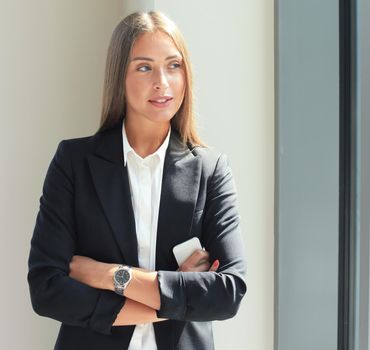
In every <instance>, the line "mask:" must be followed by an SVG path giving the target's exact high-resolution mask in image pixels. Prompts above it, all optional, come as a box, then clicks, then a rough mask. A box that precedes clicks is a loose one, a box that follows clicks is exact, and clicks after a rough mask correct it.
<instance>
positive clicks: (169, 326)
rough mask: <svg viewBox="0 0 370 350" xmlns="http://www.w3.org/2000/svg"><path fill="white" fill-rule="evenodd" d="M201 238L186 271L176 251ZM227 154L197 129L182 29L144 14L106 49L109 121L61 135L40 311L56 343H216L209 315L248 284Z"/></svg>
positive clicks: (42, 247) (35, 300)
mask: <svg viewBox="0 0 370 350" xmlns="http://www.w3.org/2000/svg"><path fill="white" fill-rule="evenodd" d="M192 237H198V238H199V239H200V241H201V244H202V246H203V247H204V250H202V249H198V250H196V251H195V252H194V253H193V254H191V256H190V257H188V258H187V259H186V261H185V262H184V263H183V264H181V266H180V267H179V266H178V265H177V262H176V259H175V256H174V254H173V252H172V249H173V247H174V246H176V245H178V244H180V243H182V242H185V241H188V240H189V239H190V238H192ZM244 276H245V261H244V250H243V242H242V239H241V234H240V225H239V215H238V211H237V205H236V192H235V186H234V181H233V178H232V174H231V170H230V168H229V166H228V163H227V159H226V157H225V155H223V154H220V153H218V152H216V151H212V150H210V149H209V148H207V147H206V146H205V145H204V144H203V143H202V142H201V141H200V139H199V137H198V136H197V134H196V131H195V126H194V118H193V106H192V74H191V67H190V63H189V57H188V53H187V50H186V47H185V44H184V41H183V38H182V36H181V34H180V32H179V30H178V29H177V28H176V26H175V24H174V23H173V22H172V21H170V20H169V19H168V18H167V17H166V16H164V15H163V14H161V13H159V12H149V13H133V14H132V15H130V16H128V17H126V18H125V19H123V20H122V21H121V22H120V23H119V24H118V25H117V27H116V29H115V31H114V33H113V35H112V39H111V43H110V46H109V49H108V57H107V65H106V76H105V85H104V97H103V108H102V120H101V126H100V128H99V130H98V132H97V133H96V134H95V135H93V136H90V137H84V138H78V139H71V140H64V141H62V142H60V144H59V146H58V149H57V152H56V154H55V156H54V158H53V160H52V162H51V164H50V166H49V169H48V172H47V175H46V179H45V183H44V187H43V195H42V197H41V199H40V211H39V213H38V216H37V220H36V226H35V230H34V234H33V238H32V241H31V251H30V257H29V273H28V281H29V285H30V294H31V300H32V305H33V308H34V310H35V311H36V312H37V313H38V314H40V315H42V316H47V317H51V318H53V319H56V320H59V321H60V322H62V325H61V328H60V332H59V336H58V339H57V342H56V346H55V349H61V350H62V349H68V350H73V349H78V350H84V349H89V350H94V349H112V350H113V349H120V350H122V349H129V350H138V349H159V350H160V349H163V350H164V349H166V350H167V349H175V348H176V349H186V350H191V349H197V350H199V349H207V350H208V349H213V348H214V345H213V336H212V325H211V321H212V320H223V319H227V318H230V317H233V316H234V315H235V314H236V312H237V310H238V308H239V304H240V301H241V299H242V297H243V296H244V294H245V292H246V284H245V280H244Z"/></svg>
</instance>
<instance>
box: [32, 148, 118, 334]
mask: <svg viewBox="0 0 370 350" xmlns="http://www.w3.org/2000/svg"><path fill="white" fill-rule="evenodd" d="M68 146H69V145H68V142H67V141H61V142H60V143H59V146H58V149H57V151H56V154H55V155H54V157H53V159H52V161H51V163H50V165H49V168H48V171H47V174H46V178H45V181H44V185H43V193H42V196H41V198H40V208H39V212H38V215H37V218H36V225H35V228H34V232H33V237H32V240H31V249H30V255H29V260H28V266H29V271H28V275H27V279H28V283H29V288H30V295H31V302H32V306H33V309H34V310H35V312H36V313H38V314H39V315H41V316H46V317H50V318H53V319H55V320H58V321H60V322H63V323H65V324H69V325H73V326H80V327H90V328H91V329H93V330H94V331H96V332H99V333H103V334H110V333H111V326H112V324H113V322H114V320H115V318H116V316H117V314H118V312H119V311H120V309H121V308H122V307H123V305H124V302H125V298H124V297H122V296H119V295H117V294H115V293H112V292H110V291H103V290H98V289H94V288H91V287H89V286H87V285H85V284H82V283H80V282H78V281H76V280H74V279H72V278H70V277H69V276H68V274H69V263H70V261H71V258H72V256H73V255H74V252H75V243H76V234H77V233H76V224H75V218H74V195H75V194H74V181H73V171H72V166H71V158H70V156H69V154H68Z"/></svg>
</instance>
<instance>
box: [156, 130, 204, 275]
mask: <svg viewBox="0 0 370 350" xmlns="http://www.w3.org/2000/svg"><path fill="white" fill-rule="evenodd" d="M200 174H201V160H200V157H196V156H195V155H194V154H193V153H192V152H191V151H190V150H189V148H188V147H187V146H186V145H183V144H182V143H181V141H180V138H179V135H178V134H177V132H176V131H172V132H171V137H170V142H169V146H168V149H167V152H166V157H165V162H164V168H163V178H162V190H161V200H160V207H159V216H158V229H157V246H156V270H157V271H158V270H169V269H174V270H176V268H177V264H176V260H175V258H174V256H173V253H172V248H173V247H174V245H176V244H178V243H180V242H183V241H185V240H186V239H188V238H189V234H190V229H191V224H192V220H193V213H194V208H195V204H196V201H197V197H198V191H199V184H200Z"/></svg>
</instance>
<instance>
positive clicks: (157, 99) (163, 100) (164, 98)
mask: <svg viewBox="0 0 370 350" xmlns="http://www.w3.org/2000/svg"><path fill="white" fill-rule="evenodd" d="M172 99H173V97H172V96H160V97H155V98H151V99H150V100H149V102H157V103H166V102H167V101H169V100H172Z"/></svg>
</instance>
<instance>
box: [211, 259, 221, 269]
mask: <svg viewBox="0 0 370 350" xmlns="http://www.w3.org/2000/svg"><path fill="white" fill-rule="evenodd" d="M219 266H220V261H219V260H218V259H217V260H215V261H214V262H213V264H212V266H211V267H210V269H209V271H217V269H218V268H219Z"/></svg>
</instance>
